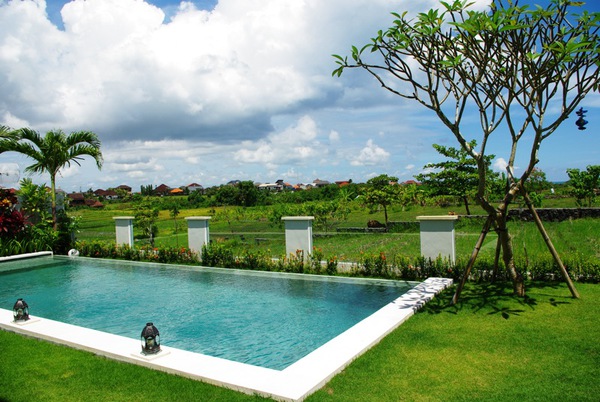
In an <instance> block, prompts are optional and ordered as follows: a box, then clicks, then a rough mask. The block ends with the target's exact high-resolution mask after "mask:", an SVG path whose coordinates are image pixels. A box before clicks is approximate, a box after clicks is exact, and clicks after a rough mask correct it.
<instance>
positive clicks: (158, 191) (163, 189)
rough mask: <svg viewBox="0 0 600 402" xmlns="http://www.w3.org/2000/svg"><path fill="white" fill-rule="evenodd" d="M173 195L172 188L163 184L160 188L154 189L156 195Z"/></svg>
mask: <svg viewBox="0 0 600 402" xmlns="http://www.w3.org/2000/svg"><path fill="white" fill-rule="evenodd" d="M170 193H171V187H169V186H167V185H166V184H161V185H160V186H158V187H156V188H155V189H154V194H156V195H169V194H170Z"/></svg>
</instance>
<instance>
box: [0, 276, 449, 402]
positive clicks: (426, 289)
mask: <svg viewBox="0 0 600 402" xmlns="http://www.w3.org/2000/svg"><path fill="white" fill-rule="evenodd" d="M451 284H452V280H451V279H446V278H429V279H427V280H425V281H424V282H422V283H420V284H418V285H417V286H416V287H414V288H413V289H411V290H409V291H408V292H407V293H405V294H404V295H402V296H401V297H399V298H398V299H396V300H394V301H393V302H391V303H389V304H388V305H386V306H384V307H383V308H381V309H379V310H378V311H376V312H375V313H374V314H372V315H371V316H369V317H367V318H365V319H364V320H362V321H360V322H359V323H358V324H356V325H354V326H353V327H351V328H350V329H348V330H347V331H345V332H343V333H342V334H340V335H339V336H337V337H336V338H334V339H332V340H331V341H329V342H327V343H326V344H324V345H323V346H321V347H319V348H318V349H316V350H315V351H313V352H312V353H310V354H308V355H307V356H305V357H304V358H302V359H300V360H298V361H297V362H296V363H294V364H292V365H290V366H289V367H287V368H285V369H284V370H281V371H279V370H273V369H268V368H263V367H258V366H252V365H249V364H244V363H238V362H234V361H230V360H225V359H221V358H217V357H212V356H207V355H202V354H199V353H193V352H188V351H185V350H181V349H175V348H170V347H168V346H164V345H161V348H162V349H163V350H164V352H166V353H164V354H163V352H161V354H159V355H157V356H156V357H153V359H147V358H145V356H143V355H142V354H141V342H140V340H135V339H131V338H126V337H123V336H118V335H113V334H109V333H106V332H101V331H96V330H93V329H89V328H83V327H78V326H75V325H71V324H65V323H62V322H58V321H54V320H48V319H45V318H39V317H33V316H32V318H33V319H35V320H36V321H34V322H31V324H28V325H26V326H21V325H19V324H16V323H14V322H13V314H12V311H11V310H5V309H0V329H3V330H6V331H11V332H15V333H19V334H23V335H27V336H31V337H34V338H38V339H43V340H47V341H50V342H54V343H58V344H62V345H66V346H69V347H73V348H75V349H81V350H86V351H89V352H92V353H95V354H97V355H101V356H105V357H108V358H111V359H115V360H119V361H124V362H128V363H133V364H138V365H140V366H145V367H148V368H151V369H155V370H161V371H165V372H168V373H172V374H177V375H181V376H185V377H190V378H193V379H198V380H202V381H204V382H207V383H210V384H215V385H218V386H222V387H226V388H230V389H234V390H237V391H240V392H245V393H248V394H260V395H263V396H267V397H271V398H274V399H276V400H280V401H302V400H303V399H304V398H306V397H307V396H308V395H310V394H311V393H313V392H314V391H316V390H317V389H319V388H321V387H322V386H323V385H324V384H325V383H327V381H329V380H330V379H331V378H332V377H333V376H335V375H336V374H337V373H339V372H340V371H342V370H343V369H344V368H345V367H346V366H347V365H348V364H350V363H351V362H352V361H353V360H354V359H356V358H357V357H358V356H360V355H361V354H363V353H364V352H365V351H367V350H368V349H369V348H371V347H372V346H373V345H375V344H376V343H378V342H379V341H380V340H381V339H383V338H384V337H385V336H386V335H387V334H389V333H390V332H391V331H393V330H394V329H395V328H397V327H398V326H399V325H400V324H402V323H403V322H404V321H405V320H406V319H408V318H409V317H410V316H412V315H413V314H414V313H415V312H416V311H417V310H418V309H419V308H421V307H422V306H423V305H424V304H425V303H426V302H428V301H429V300H431V299H432V298H433V297H434V296H435V295H436V294H437V293H439V292H440V291H442V290H443V289H445V288H446V287H448V286H450V285H451ZM137 351H140V354H139V355H138V354H137Z"/></svg>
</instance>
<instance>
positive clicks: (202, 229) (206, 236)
mask: <svg viewBox="0 0 600 402" xmlns="http://www.w3.org/2000/svg"><path fill="white" fill-rule="evenodd" d="M185 220H186V221H187V223H188V247H189V248H190V250H192V251H194V252H196V253H198V255H201V254H202V246H204V245H205V244H208V243H209V241H210V233H209V227H208V221H209V220H210V216H189V217H187V218H185Z"/></svg>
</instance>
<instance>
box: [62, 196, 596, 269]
mask: <svg viewBox="0 0 600 402" xmlns="http://www.w3.org/2000/svg"><path fill="white" fill-rule="evenodd" d="M557 201H562V202H566V201H565V200H564V199H557ZM571 203H573V201H572V200H571ZM571 206H573V205H571ZM116 207H122V208H124V209H121V210H118V209H116ZM126 208H127V205H121V204H110V208H108V209H106V210H92V209H80V210H76V211H73V212H71V214H72V215H75V216H80V217H81V218H80V223H81V225H80V226H81V228H80V231H79V233H77V239H78V240H85V241H91V240H103V241H107V242H114V241H115V223H114V220H113V216H117V215H133V211H132V210H130V209H126ZM476 208H477V207H473V208H472V210H473V213H479V212H481V213H483V212H482V211H478V210H477V209H476ZM451 210H452V211H456V212H459V213H460V212H462V210H460V208H458V207H456V206H453V207H447V208H441V207H433V206H425V207H410V208H405V209H402V208H400V207H394V208H391V211H390V220H396V221H409V222H416V217H417V216H419V215H445V214H447V213H448V212H449V211H451ZM224 211H226V212H224ZM268 214H269V207H257V208H247V209H242V208H232V207H229V208H228V209H225V208H216V209H214V210H211V209H208V208H201V209H187V210H182V211H181V214H180V215H179V216H178V218H177V225H178V230H177V233H175V223H174V220H173V219H172V218H171V217H170V216H169V212H168V211H161V212H160V215H159V220H158V226H159V232H158V236H157V238H156V245H158V246H178V247H181V246H187V244H188V239H187V222H186V221H185V219H184V218H185V217H187V216H212V217H213V218H212V219H211V220H210V233H211V239H212V240H213V241H216V242H223V243H226V245H227V246H228V247H230V248H231V249H233V252H234V254H237V255H240V254H242V251H243V250H246V249H253V250H255V251H261V252H264V253H266V254H270V255H272V256H273V257H280V256H281V255H283V254H285V239H284V230H283V227H280V226H274V225H272V224H270V223H269V221H268ZM382 215H383V214H382V213H380V212H376V213H370V212H369V211H368V210H367V209H365V208H359V207H358V206H354V208H353V212H352V214H350V216H349V218H348V221H346V222H344V223H343V224H341V225H340V226H343V227H356V226H360V227H365V226H366V222H367V221H369V220H371V219H379V220H382ZM226 217H229V220H227V218H226ZM482 225H483V222H482V221H477V220H476V221H474V222H469V221H467V220H461V221H459V223H458V224H457V226H456V252H457V256H458V257H463V258H464V259H465V260H466V259H467V258H468V257H469V255H470V254H471V252H472V250H473V247H474V245H475V242H476V240H477V237H478V236H479V233H480V231H481V227H482ZM544 225H545V227H546V229H547V231H548V233H549V235H550V238H551V239H552V241H553V243H554V245H555V246H556V249H557V250H558V252H559V254H562V255H568V254H571V255H572V254H578V255H583V256H595V257H598V258H600V240H599V239H598V236H596V235H595V233H599V232H600V220H598V219H577V220H571V221H565V222H545V223H544ZM509 230H510V233H511V234H512V236H513V238H514V241H513V245H514V250H515V256H516V257H523V258H524V257H525V256H526V257H528V258H530V259H535V258H536V257H538V256H540V255H543V256H544V258H546V257H547V256H548V255H549V253H548V251H547V248H546V245H545V243H544V242H543V239H542V237H541V235H540V234H539V232H538V230H537V228H536V226H535V224H534V223H533V222H510V223H509ZM134 231H135V233H136V234H138V232H137V231H136V227H135V224H134ZM315 235H316V236H315V237H314V246H315V247H318V248H320V249H322V251H323V253H324V255H325V256H326V257H329V256H333V255H336V256H338V258H339V259H340V260H341V261H357V260H358V259H359V258H360V256H361V254H362V253H367V254H378V253H380V252H384V253H386V254H387V255H390V256H393V255H403V256H408V257H412V256H417V255H419V254H420V239H419V233H418V230H417V229H415V230H414V231H413V232H403V233H386V234H373V233H371V234H336V232H335V231H330V232H328V233H319V232H318V231H316V230H315ZM257 238H258V239H259V241H257V240H256V239H257ZM496 239H497V236H496V234H495V233H494V232H491V233H489V234H488V236H487V238H486V241H485V243H484V245H483V247H482V249H481V255H482V256H488V257H490V258H491V257H492V256H493V255H494V251H495V247H496ZM147 243H148V241H147V240H146V239H141V238H138V237H136V245H143V244H147Z"/></svg>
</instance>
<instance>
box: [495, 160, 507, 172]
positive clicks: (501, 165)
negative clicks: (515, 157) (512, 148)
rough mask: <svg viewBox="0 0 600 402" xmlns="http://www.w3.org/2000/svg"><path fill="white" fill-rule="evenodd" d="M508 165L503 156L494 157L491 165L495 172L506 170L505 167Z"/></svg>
mask: <svg viewBox="0 0 600 402" xmlns="http://www.w3.org/2000/svg"><path fill="white" fill-rule="evenodd" d="M507 166H508V162H506V159H504V158H496V159H494V162H493V163H492V167H493V169H494V170H495V171H497V172H506V167H507Z"/></svg>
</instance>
